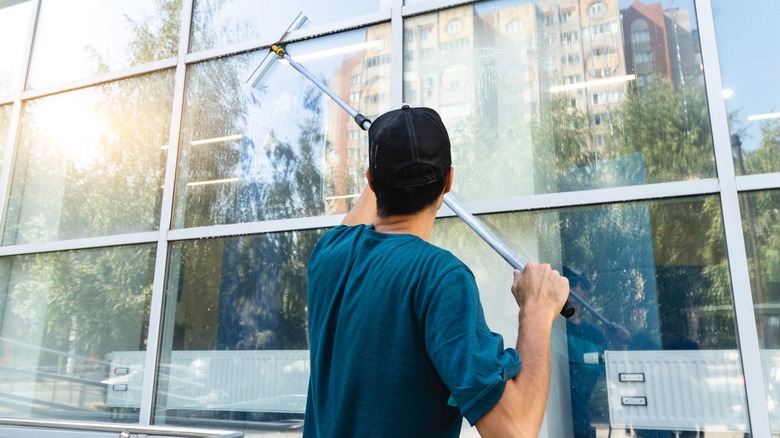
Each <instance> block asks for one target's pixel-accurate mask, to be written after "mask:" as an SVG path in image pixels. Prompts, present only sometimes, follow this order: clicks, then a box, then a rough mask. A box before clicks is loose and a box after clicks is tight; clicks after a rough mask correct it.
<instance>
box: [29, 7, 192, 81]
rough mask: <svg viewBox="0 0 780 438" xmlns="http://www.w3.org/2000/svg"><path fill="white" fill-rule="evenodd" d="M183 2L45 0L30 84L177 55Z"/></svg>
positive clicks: (74, 78) (40, 14)
mask: <svg viewBox="0 0 780 438" xmlns="http://www.w3.org/2000/svg"><path fill="white" fill-rule="evenodd" d="M180 10H181V1H155V0H140V1H132V2H129V1H120V2H109V3H107V2H101V1H97V0H74V1H67V2H61V1H57V0H43V1H42V2H41V6H40V12H39V14H38V25H37V27H36V33H35V45H34V47H33V53H32V60H31V62H30V74H29V76H28V78H27V87H28V88H41V87H47V86H50V85H53V84H57V83H60V82H66V81H72V80H76V79H82V78H87V77H89V76H92V75H96V74H99V73H107V72H113V71H117V70H121V69H124V68H127V67H131V66H136V65H141V64H145V63H148V62H151V61H158V60H161V59H166V58H171V57H173V56H176V52H177V50H178V47H179V23H180V20H179V15H180Z"/></svg>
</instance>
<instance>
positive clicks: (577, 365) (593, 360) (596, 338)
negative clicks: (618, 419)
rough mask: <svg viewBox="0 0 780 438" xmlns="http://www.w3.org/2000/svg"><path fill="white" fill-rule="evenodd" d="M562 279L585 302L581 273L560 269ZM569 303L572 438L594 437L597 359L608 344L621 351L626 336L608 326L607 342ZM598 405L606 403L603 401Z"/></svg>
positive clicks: (587, 285)
mask: <svg viewBox="0 0 780 438" xmlns="http://www.w3.org/2000/svg"><path fill="white" fill-rule="evenodd" d="M563 276H564V277H566V278H567V279H568V280H569V286H570V287H571V293H573V294H576V295H577V296H578V297H580V298H582V299H583V300H587V299H588V296H589V295H590V288H591V285H590V280H588V277H587V276H586V275H585V274H584V273H583V272H582V271H580V270H577V269H574V268H570V267H568V266H564V267H563ZM571 304H572V306H573V307H574V309H575V312H574V315H573V316H572V317H571V318H569V319H567V320H566V337H567V340H568V352H569V382H570V385H571V411H572V420H573V425H572V426H573V430H574V438H595V436H596V429H595V428H594V427H593V425H592V424H591V422H592V418H591V417H592V416H591V414H590V403H591V402H590V399H591V396H592V394H593V390H594V389H595V388H596V385H597V384H598V381H599V377H600V376H601V375H602V374H603V373H604V362H603V361H602V360H600V359H602V358H603V357H604V350H606V349H608V347H609V346H610V345H611V346H612V347H613V348H612V349H613V350H617V349H622V348H623V346H624V345H625V342H626V340H627V339H628V337H629V336H630V334H629V332H628V330H626V329H625V328H624V327H623V326H621V325H619V324H616V323H611V324H609V325H607V334H608V335H609V339H608V338H607V336H604V333H602V331H601V330H599V329H598V328H597V327H596V326H595V325H593V324H591V323H589V322H588V321H586V320H584V319H583V316H584V315H583V314H582V313H581V312H580V309H581V305H580V303H579V301H577V300H571ZM610 341H611V342H610ZM600 402H603V403H606V401H605V400H601V401H600ZM605 408H606V406H605Z"/></svg>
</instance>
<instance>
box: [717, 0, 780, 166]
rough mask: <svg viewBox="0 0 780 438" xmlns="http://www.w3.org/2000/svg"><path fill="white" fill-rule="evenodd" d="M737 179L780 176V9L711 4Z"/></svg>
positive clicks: (756, 0)
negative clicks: (779, 46) (779, 23)
mask: <svg viewBox="0 0 780 438" xmlns="http://www.w3.org/2000/svg"><path fill="white" fill-rule="evenodd" d="M712 8H713V13H714V15H715V31H716V34H717V40H718V57H719V59H720V71H721V75H722V82H723V98H724V99H725V100H726V109H727V110H728V116H729V130H730V132H731V147H732V150H733V154H732V155H733V156H734V166H735V167H736V171H737V174H739V175H748V174H757V173H769V172H778V171H780V159H778V152H777V151H778V148H780V85H778V82H777V71H778V69H780V53H779V52H778V51H777V50H776V49H775V45H774V42H775V41H777V40H778V38H780V29H778V27H777V25H776V23H777V17H778V16H780V3H778V2H776V1H772V0H747V1H743V2H737V3H735V2H730V1H724V0H712Z"/></svg>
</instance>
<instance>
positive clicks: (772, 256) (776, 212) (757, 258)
mask: <svg viewBox="0 0 780 438" xmlns="http://www.w3.org/2000/svg"><path fill="white" fill-rule="evenodd" d="M732 132H733V131H732ZM761 134H762V135H761V141H760V143H759V148H758V149H756V150H754V151H742V150H739V151H738V152H739V155H738V157H737V158H738V163H737V164H738V166H739V167H741V168H742V171H743V172H744V173H746V174H758V173H770V172H773V171H777V170H778V164H777V163H780V121H778V120H767V121H765V122H763V123H762V124H761ZM736 146H737V147H739V146H740V145H739V144H737V145H736ZM740 207H741V209H742V220H743V230H744V233H745V241H746V243H747V245H746V246H747V253H748V254H747V256H748V261H749V263H750V280H751V287H752V292H753V300H754V302H755V304H756V305H758V306H761V307H764V306H766V305H769V306H766V307H768V308H769V310H766V311H758V312H757V318H756V319H757V323H758V329H759V334H760V336H761V341H762V343H763V345H762V347H763V348H778V341H777V340H778V339H780V336H778V335H780V330H779V329H778V326H780V324H778V323H777V320H778V312H777V310H774V309H772V307H773V305H775V306H776V305H777V303H778V302H780V193H778V191H777V190H774V191H762V192H752V193H747V194H743V195H742V197H741V199H740Z"/></svg>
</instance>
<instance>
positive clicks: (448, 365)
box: [303, 225, 520, 438]
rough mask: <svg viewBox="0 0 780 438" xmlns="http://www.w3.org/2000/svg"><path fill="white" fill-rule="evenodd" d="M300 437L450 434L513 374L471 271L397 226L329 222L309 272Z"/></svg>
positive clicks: (514, 365) (510, 353)
mask: <svg viewBox="0 0 780 438" xmlns="http://www.w3.org/2000/svg"><path fill="white" fill-rule="evenodd" d="M308 312H309V343H310V354H311V377H310V381H309V392H308V399H307V408H306V416H305V422H304V431H303V436H304V437H328V438H330V437H339V438H342V437H456V436H458V435H459V434H460V429H461V423H462V418H463V417H465V418H466V419H467V420H468V421H469V423H470V424H472V425H473V424H474V423H475V422H476V421H477V420H478V419H479V418H480V417H482V415H484V414H485V413H486V412H488V411H489V410H490V409H491V408H492V407H493V406H494V405H495V404H496V402H497V401H498V400H499V399H500V398H501V394H502V393H503V391H504V387H505V382H506V380H507V379H510V378H512V377H514V376H515V375H516V374H517V373H519V372H520V358H519V357H518V355H517V352H516V351H515V350H514V349H511V348H509V349H504V346H503V339H502V338H501V336H500V335H498V334H496V333H493V332H491V331H490V330H489V329H488V327H487V324H486V322H485V317H484V313H483V310H482V306H481V304H480V301H479V294H478V290H477V286H476V282H475V280H474V276H473V274H472V273H471V271H470V270H469V269H468V268H467V267H466V266H465V265H464V264H463V263H462V262H461V261H460V260H458V259H457V258H456V257H455V256H454V255H452V254H451V253H449V252H448V251H445V250H443V249H441V248H438V247H436V246H434V245H431V244H429V243H427V242H425V241H424V240H422V239H420V238H418V237H416V236H412V235H408V234H385V233H379V232H376V231H375V230H374V229H373V227H372V226H365V225H360V226H353V227H347V226H338V227H336V228H334V229H333V230H330V231H329V232H328V233H326V234H325V236H323V237H322V239H321V240H320V241H319V242H318V243H317V246H316V247H315V248H314V251H313V252H312V255H311V258H310V260H309V269H308Z"/></svg>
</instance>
